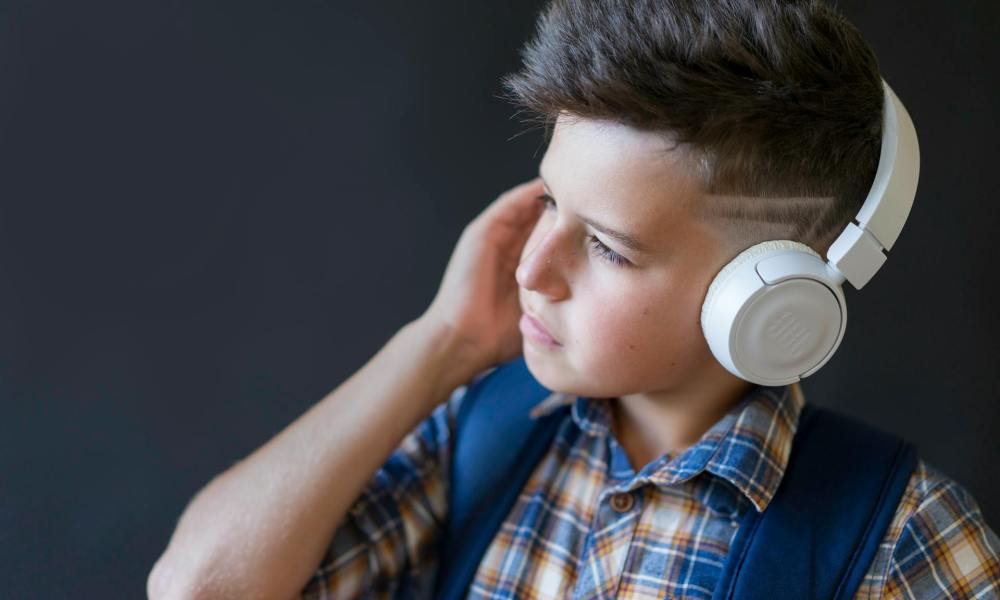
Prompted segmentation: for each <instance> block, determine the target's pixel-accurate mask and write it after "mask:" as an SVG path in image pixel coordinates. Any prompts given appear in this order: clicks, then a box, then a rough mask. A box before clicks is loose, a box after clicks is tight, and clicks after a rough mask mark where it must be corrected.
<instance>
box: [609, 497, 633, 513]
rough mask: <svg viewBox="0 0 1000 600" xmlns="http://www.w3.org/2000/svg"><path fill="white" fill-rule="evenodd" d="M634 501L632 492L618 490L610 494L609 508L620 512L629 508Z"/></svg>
mask: <svg viewBox="0 0 1000 600" xmlns="http://www.w3.org/2000/svg"><path fill="white" fill-rule="evenodd" d="M634 503H635V499H634V498H633V497H632V494H629V493H626V492H619V493H617V494H615V495H614V496H611V508H613V509H615V510H616V511H618V512H621V513H623V512H627V511H628V510H629V509H631V508H632V505H633V504H634Z"/></svg>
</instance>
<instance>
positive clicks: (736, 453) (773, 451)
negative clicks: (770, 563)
mask: <svg viewBox="0 0 1000 600" xmlns="http://www.w3.org/2000/svg"><path fill="white" fill-rule="evenodd" d="M567 404H569V405H571V410H570V415H571V416H572V419H573V422H574V423H576V425H577V426H578V427H579V428H580V429H581V430H582V431H583V432H585V433H588V434H590V435H594V436H599V437H600V436H609V435H610V434H611V422H612V421H611V419H612V414H611V406H610V404H609V401H608V400H607V399H597V398H587V397H582V396H573V395H570V394H565V393H560V392H554V393H552V394H551V395H550V396H549V397H548V398H546V399H545V400H543V401H542V402H541V403H539V404H538V405H536V406H535V407H534V409H533V410H532V417H539V416H542V415H545V414H548V413H550V412H552V411H553V410H555V409H556V408H558V407H560V406H563V405H567ZM804 404H805V398H804V395H803V393H802V388H801V386H800V385H799V384H798V383H793V384H791V385H786V386H775V387H770V386H756V387H754V388H753V389H751V390H750V391H749V392H748V393H747V394H746V395H745V396H744V397H743V398H742V399H741V400H740V401H739V402H737V403H736V404H735V405H734V406H733V408H732V409H731V410H730V411H729V412H728V413H727V414H726V415H725V416H724V417H723V418H722V419H720V420H719V421H717V422H716V423H715V424H714V425H713V426H712V427H710V428H709V429H708V431H706V432H705V433H704V435H702V437H701V439H699V441H698V442H696V443H695V444H694V445H692V446H690V447H689V448H687V449H686V450H685V451H684V452H682V453H681V454H680V455H678V456H676V457H674V458H673V459H670V460H668V458H669V457H660V459H659V460H657V461H654V462H652V463H650V464H649V465H646V467H649V469H645V468H644V469H643V470H642V471H640V473H639V474H638V477H637V480H638V481H637V482H636V483H637V484H639V483H644V482H647V481H648V482H650V483H653V484H656V485H671V484H675V483H679V482H681V481H685V480H687V479H691V478H692V477H694V476H696V475H698V474H699V473H701V472H703V471H708V472H709V473H712V474H714V475H716V476H718V477H721V478H722V479H724V480H726V481H728V482H729V483H731V484H732V485H733V486H735V487H736V488H737V489H738V490H739V491H740V492H742V494H743V495H744V496H746V497H747V498H748V499H749V500H750V501H751V502H752V503H753V505H754V506H755V507H756V508H757V510H758V511H763V510H764V509H765V508H767V505H768V504H769V503H770V501H771V499H772V498H773V497H774V494H775V492H776V491H777V489H778V485H779V484H780V483H781V478H782V476H783V475H784V473H785V467H786V466H787V465H788V457H789V454H790V452H791V446H792V438H793V437H794V435H795V430H796V428H797V427H798V420H799V414H800V413H801V412H802V407H803V405H804ZM615 445H617V443H616V444H615ZM617 451H618V452H621V453H622V454H623V453H624V451H623V450H621V448H620V447H619V448H617ZM615 462H616V461H614V460H612V463H615ZM617 462H621V461H617ZM625 463H626V465H627V460H626V461H625ZM613 466H614V465H613V464H612V467H613Z"/></svg>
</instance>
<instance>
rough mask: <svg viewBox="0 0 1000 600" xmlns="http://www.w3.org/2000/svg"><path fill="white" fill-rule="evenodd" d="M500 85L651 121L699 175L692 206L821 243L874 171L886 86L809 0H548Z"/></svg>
mask: <svg viewBox="0 0 1000 600" xmlns="http://www.w3.org/2000/svg"><path fill="white" fill-rule="evenodd" d="M521 57H522V59H523V65H522V68H521V70H520V71H518V72H515V73H512V74H508V75H506V76H505V77H504V78H503V81H502V83H503V87H504V97H505V98H507V99H508V100H510V101H512V102H513V103H514V104H516V105H518V106H520V107H522V108H523V109H524V110H521V111H519V114H525V113H526V114H527V119H526V121H529V122H534V123H540V124H542V125H543V126H544V127H545V133H546V137H548V136H550V135H551V131H552V128H553V126H554V124H555V121H556V119H557V117H558V116H559V115H560V114H564V115H565V114H568V115H570V116H574V117H579V118H584V119H598V120H610V121H613V122H617V123H621V124H624V125H628V126H631V127H634V128H636V129H639V130H644V131H653V132H660V133H662V134H663V135H664V138H665V139H668V140H670V141H671V142H672V144H673V146H672V147H673V148H675V149H676V148H678V147H681V148H682V149H683V150H684V151H685V153H686V154H687V155H688V156H689V158H690V159H691V162H690V164H691V166H692V168H693V169H696V170H697V172H698V174H699V175H700V176H701V179H702V181H703V182H704V185H705V191H706V195H705V196H704V197H703V198H702V199H701V200H700V201H699V205H698V206H695V207H693V209H694V210H695V212H696V214H698V215H700V216H704V217H706V218H708V219H711V220H712V221H713V222H714V223H716V224H718V225H720V226H721V227H723V228H724V230H725V235H726V236H727V237H726V238H725V239H728V240H730V241H731V243H732V244H734V245H738V246H739V247H740V248H742V247H746V246H748V245H750V244H752V243H756V242H757V241H761V240H763V239H771V238H775V237H780V238H787V239H793V240H797V241H800V242H803V243H805V244H807V245H809V246H811V247H812V248H813V249H815V250H817V251H818V252H820V253H821V254H822V253H824V252H825V251H826V249H827V247H828V246H829V244H830V243H831V242H832V241H833V239H834V238H835V236H836V235H837V234H838V233H839V232H840V231H841V230H842V229H843V228H844V227H845V226H846V225H847V224H848V223H849V222H850V221H851V220H852V218H853V217H854V216H855V215H856V214H857V212H858V210H859V209H860V207H861V204H862V203H863V202H864V199H865V197H866V195H867V193H868V189H869V188H870V187H871V183H872V180H873V179H874V177H875V169H876V167H877V165H878V157H879V150H880V147H881V132H882V102H883V90H882V84H881V79H880V74H879V70H878V64H877V62H876V59H875V54H874V52H873V51H872V49H871V47H870V46H869V45H868V44H867V43H866V42H865V40H864V39H863V38H862V36H861V34H860V32H859V31H858V30H857V28H855V27H854V26H853V25H852V24H851V23H849V22H848V21H847V20H846V19H845V18H844V17H843V16H842V15H840V14H839V13H838V12H836V11H835V10H834V9H832V8H831V7H829V6H827V5H826V4H824V3H823V2H820V1H818V0H550V1H549V2H548V3H547V4H546V5H545V7H544V8H543V9H542V11H541V13H540V15H539V17H538V20H537V22H536V24H535V32H534V35H533V37H532V38H531V39H529V40H528V42H527V43H526V44H525V46H524V48H523V49H522V50H521Z"/></svg>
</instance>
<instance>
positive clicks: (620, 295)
mask: <svg viewBox="0 0 1000 600" xmlns="http://www.w3.org/2000/svg"><path fill="white" fill-rule="evenodd" d="M539 171H540V173H541V176H542V178H543V180H544V182H545V184H546V185H545V190H546V193H547V194H548V195H550V196H551V197H552V198H553V200H548V199H544V200H543V201H544V203H545V204H546V208H545V209H544V210H543V212H542V214H541V215H540V217H539V219H538V220H537V222H536V223H535V225H534V227H533V229H532V231H531V234H530V235H529V237H528V240H527V242H526V244H525V245H524V248H523V249H522V252H521V258H520V263H519V265H518V267H517V270H516V273H515V275H516V280H517V283H518V286H519V288H518V299H519V302H520V305H521V308H522V310H523V311H525V312H527V313H530V314H531V315H532V316H534V317H536V318H537V319H538V320H539V321H541V322H542V323H543V324H544V325H545V327H546V328H547V329H548V330H549V332H550V333H551V334H552V336H553V337H554V338H555V339H556V340H558V342H560V344H561V345H560V346H558V347H555V348H547V347H545V346H543V345H539V344H537V343H536V342H534V341H533V340H532V339H531V338H530V336H524V343H523V352H524V356H525V361H526V363H527V365H528V368H529V370H530V371H531V373H532V374H533V375H534V376H535V377H536V379H538V380H539V382H541V383H542V384H543V385H545V386H546V387H548V388H549V389H553V390H559V391H565V392H569V393H572V394H575V395H581V396H588V397H594V398H611V399H612V409H613V413H614V415H615V430H616V435H617V437H618V438H619V441H620V443H621V444H622V446H623V447H624V448H625V450H626V452H627V454H628V455H629V459H630V461H631V462H632V465H633V467H634V468H637V469H638V468H641V467H642V466H643V465H645V464H646V463H648V462H649V461H650V460H653V459H655V458H657V457H658V456H660V455H661V454H664V453H667V454H671V455H675V454H677V453H680V452H681V451H683V449H685V448H686V447H688V446H690V445H691V444H693V443H695V442H697V441H698V439H699V438H700V437H701V435H702V434H704V432H705V431H707V429H708V428H709V427H711V426H712V425H713V424H714V423H715V422H717V421H718V420H719V419H720V418H721V417H722V416H724V415H725V413H726V412H728V411H729V410H730V409H731V408H732V407H733V405H734V404H735V403H736V402H737V401H738V400H739V399H740V398H741V397H742V396H743V395H744V394H745V393H746V392H747V391H749V389H750V388H751V387H752V386H751V384H749V383H747V382H745V381H743V380H740V379H739V378H737V377H735V376H733V375H732V374H730V373H729V372H728V371H726V370H725V369H724V368H723V367H722V366H721V365H720V364H719V363H718V361H716V360H715V358H714V357H713V356H712V354H711V351H710V350H709V348H708V344H707V342H706V341H705V338H704V335H703V333H702V331H701V325H700V312H701V305H702V302H703V300H704V298H705V294H706V292H707V290H708V286H709V284H710V283H711V281H712V279H713V277H714V276H715V275H716V274H717V273H718V272H719V270H720V269H721V268H722V267H723V266H724V265H725V264H726V263H727V262H728V261H729V260H731V259H732V258H733V257H734V256H735V255H736V254H737V253H738V252H739V250H741V249H742V247H743V246H745V245H746V244H739V243H734V242H732V241H729V240H728V239H727V238H726V236H725V235H724V234H723V233H722V232H720V230H719V228H716V227H712V226H711V224H710V223H709V222H708V221H706V220H705V219H704V218H699V216H698V215H696V214H695V211H693V210H692V207H695V206H698V203H699V201H703V200H704V199H705V191H704V186H703V184H702V181H701V179H700V178H699V177H698V175H697V171H696V169H694V168H693V163H692V161H691V160H690V159H689V157H688V156H687V155H685V154H684V151H683V149H681V148H678V147H676V146H672V145H671V144H670V143H669V142H668V140H666V139H664V137H663V136H662V135H661V134H653V133H650V132H643V131H639V130H635V129H632V128H630V127H627V126H624V125H620V124H616V123H611V122H603V121H594V120H587V119H569V118H566V117H565V116H560V117H559V119H558V120H557V122H556V124H555V129H554V131H553V136H552V140H551V142H550V144H549V147H548V149H547V151H546V153H545V156H544V157H543V159H542V162H541V165H540V168H539ZM583 216H586V217H589V218H590V219H592V220H596V221H598V222H600V223H603V224H605V225H608V226H610V227H612V228H614V229H616V230H619V231H624V232H627V233H629V234H631V235H633V236H634V237H636V238H638V240H639V241H641V242H642V243H643V244H644V245H645V246H646V247H647V249H648V251H647V252H645V253H638V252H636V251H634V250H632V249H630V248H628V247H626V246H625V245H623V244H622V243H621V242H619V241H617V240H615V239H614V238H612V237H610V236H609V235H606V234H604V233H601V232H599V231H598V230H596V229H594V228H593V227H591V226H589V225H587V224H586V223H585V222H584V221H583ZM590 236H594V237H596V239H597V241H599V242H600V243H602V244H604V246H606V247H607V248H608V249H610V250H611V251H613V252H615V253H616V254H618V255H620V256H621V257H622V258H624V259H625V260H626V261H627V263H626V264H625V265H617V264H614V263H613V262H612V261H609V260H608V259H607V258H605V257H604V256H602V255H601V254H600V252H599V251H598V250H596V249H595V248H594V244H595V243H596V242H594V241H592V238H591V237H590Z"/></svg>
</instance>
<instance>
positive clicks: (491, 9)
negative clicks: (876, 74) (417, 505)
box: [0, 0, 1000, 598]
mask: <svg viewBox="0 0 1000 600" xmlns="http://www.w3.org/2000/svg"><path fill="white" fill-rule="evenodd" d="M538 6H539V5H538V4H537V3H536V2H520V3H517V2H515V3H512V2H508V1H505V2H493V3H485V2H476V3H470V2H466V1H456V0H450V1H448V2H433V3H414V2H401V1H392V2H385V1H383V2H378V3H369V2H365V3H363V2H358V1H355V2H332V1H331V2H327V3H324V2H318V1H310V2H277V1H276V2H271V3H264V2H248V1H246V0H240V1H235V0H234V1H230V2H220V1H209V0H201V1H198V2H195V1H189V0H177V1H174V2H160V3H151V2H136V1H135V0H119V1H109V0H94V1H92V2H73V1H69V0H52V1H40V0H32V1H30V2H29V1H26V0H22V1H16V2H15V1H11V0H8V1H6V2H3V3H0V199H2V202H0V290H2V293H0V394H2V396H0V397H2V399H3V400H2V401H3V409H4V410H3V419H2V420H0V423H2V424H0V486H2V487H0V489H2V500H0V540H2V543H0V594H2V595H4V596H5V597H17V598H21V597H57V596H59V597H61V596H63V595H66V594H67V593H69V592H74V593H75V595H77V594H78V595H79V596H80V597H88V598H90V597H136V596H140V595H142V594H143V593H144V589H145V587H144V586H145V580H146V575H147V573H148V571H149V569H150V568H151V566H152V564H153V562H154V560H155V559H156V558H157V556H159V554H160V552H161V551H162V550H163V548H164V547H165V545H166V542H167V539H168V538H169V535H170V533H171V532H172V531H173V528H174V525H175V522H176V519H177V517H178V516H179V515H180V513H181V511H182V510H183V508H184V506H185V504H186V502H187V501H188V499H190V498H191V496H192V495H193V494H194V493H195V492H196V491H197V490H198V489H199V488H200V487H201V486H202V485H204V484H205V483H206V482H207V481H208V480H209V479H210V478H211V477H212V476H213V475H215V474H216V473H218V472H220V471H222V470H224V469H226V468H227V467H228V466H230V465H231V464H232V463H233V462H234V461H236V460H238V459H239V458H241V457H243V456H245V455H246V454H248V453H249V452H251V451H252V450H253V449H254V448H256V447H258V446H259V445H261V444H262V443H264V442H265V441H266V440H267V439H268V438H270V437H271V436H272V435H274V434H275V433H277V432H278V431H280V430H281V429H282V428H283V427H284V426H285V425H287V424H288V423H290V422H291V421H292V420H294V419H295V418H296V417H297V416H298V415H300V414H301V413H303V412H304V411H305V410H306V409H307V408H308V407H309V406H311V405H312V404H313V403H315V402H316V401H317V400H318V399H320V398H321V397H322V396H323V395H325V394H326V393H327V392H329V391H330V390H331V389H333V388H334V387H335V386H336V385H337V384H339V383H340V382H341V381H343V380H344V379H345V378H346V377H347V376H349V375H350V374H351V373H353V372H354V371H355V370H356V369H358V368H359V367H360V366H361V365H362V364H363V363H364V362H365V361H366V360H367V359H368V358H369V357H370V356H371V355H372V354H373V353H374V352H375V351H377V350H378V348H380V347H381V346H382V344H384V343H385V341H386V340H388V338H389V337H390V336H391V335H392V334H393V333H394V332H395V331H396V330H397V329H398V328H399V327H400V326H401V325H403V324H404V323H406V322H408V321H409V320H411V319H413V318H415V317H416V316H417V315H419V314H420V313H421V312H422V311H423V309H424V308H425V307H426V305H427V303H429V302H430V300H431V298H432V297H433V294H434V292H435V290H436V289H437V285H438V282H439V281H440V276H441V274H442V273H443V270H444V266H445V264H446V262H447V259H448V256H449V255H450V252H451V249H452V247H453V245H454V243H455V241H456V240H457V238H458V234H459V232H460V230H461V228H462V226H463V225H464V224H465V223H466V222H467V221H468V220H470V219H471V218H472V217H473V216H475V215H476V214H477V213H478V212H479V211H480V210H481V209H482V207H483V206H485V205H486V203H488V202H489V201H490V200H492V199H493V198H494V197H495V196H496V195H497V194H498V193H499V192H501V191H502V190H504V189H507V188H508V187H511V186H512V185H514V184H515V183H518V182H520V181H523V180H525V179H528V178H530V177H532V176H533V175H534V173H535V170H536V168H537V163H538V160H539V159H540V158H541V155H542V152H543V150H544V147H543V146H542V145H541V143H542V136H541V133H540V132H539V131H538V130H537V129H536V130H534V131H532V132H530V133H528V134H525V135H520V136H516V134H518V133H519V132H522V131H523V130H525V129H526V128H528V126H527V125H524V124H522V123H520V122H519V121H518V119H517V118H514V116H513V115H514V108H513V107H512V106H510V105H508V104H506V103H505V102H503V101H501V100H500V99H498V98H497V97H496V95H497V94H499V93H500V91H501V88H500V84H499V79H500V77H501V76H502V75H503V74H505V73H507V72H509V71H512V70H514V69H516V68H517V66H518V60H519V59H518V54H517V51H518V48H519V46H520V44H521V43H522V41H523V40H524V39H525V38H526V36H527V35H528V34H529V32H530V31H531V28H532V23H533V19H534V14H535V11H536V10H537V8H538ZM841 8H842V9H843V10H844V11H845V12H846V13H847V14H848V16H849V17H850V18H851V19H852V20H854V22H856V23H857V24H858V26H859V27H860V28H861V29H862V31H863V32H864V33H865V35H866V36H867V38H868V39H869V40H870V42H871V43H872V44H873V46H874V47H875V49H876V52H877V54H878V57H879V60H880V64H881V67H882V70H883V73H884V74H885V77H886V79H887V80H888V81H889V82H890V83H891V84H892V85H893V87H894V88H895V90H896V91H897V93H898V94H899V95H900V97H901V98H902V99H903V101H904V102H905V103H906V105H907V107H908V108H909V110H910V112H911V114H912V115H913V118H914V121H915V122H916V125H917V128H918V131H919V134H920V140H921V145H922V158H923V169H922V178H921V182H920V188H919V192H918V195H917V200H916V204H915V206H914V208H913V212H912V215H911V218H910V221H909V223H908V225H907V228H906V229H905V230H904V232H903V234H902V236H901V237H900V239H899V242H898V243H897V245H896V247H895V248H894V250H893V252H892V257H891V259H890V260H889V261H888V263H887V264H886V266H885V268H884V269H883V270H882V272H880V273H879V275H878V276H877V277H875V279H874V280H873V281H872V282H871V283H870V284H869V285H868V286H867V287H866V288H865V289H864V290H863V291H862V292H853V293H852V291H849V292H848V296H849V298H848V300H849V305H850V309H851V313H850V320H849V326H848V328H847V334H846V337H845V339H844V343H843V345H842V347H841V349H840V351H839V352H838V354H837V355H836V357H835V358H834V359H833V360H832V361H831V362H830V363H829V364H828V365H827V366H826V367H825V368H824V369H823V370H822V371H821V372H820V373H819V374H817V375H816V376H814V377H812V378H810V379H808V380H807V381H806V382H805V386H804V387H805V390H806V393H807V395H808V397H809V398H810V399H811V400H812V401H814V402H816V403H819V404H824V405H828V406H835V407H838V408H841V409H842V410H845V411H847V412H850V413H852V414H855V415H858V416H861V417H863V418H865V419H867V420H868V421H870V422H872V423H874V424H876V425H879V426H881V427H883V428H886V429H888V430H891V431H894V432H896V433H899V434H902V435H904V436H907V437H909V438H910V439H912V440H914V441H916V442H917V443H918V445H919V447H920V450H921V452H922V455H923V456H924V457H925V458H926V459H927V460H929V461H930V462H931V463H932V464H934V465H936V466H938V467H939V468H941V469H943V470H944V471H945V472H946V473H948V474H949V475H951V476H952V477H953V478H955V479H957V480H958V481H959V482H960V483H962V484H964V485H965V486H966V487H967V488H968V489H969V490H971V492H972V493H973V495H974V496H975V497H976V498H977V499H978V500H979V502H980V504H981V506H982V507H983V510H984V512H985V514H986V516H987V519H988V521H990V522H991V523H992V524H993V526H994V527H997V526H998V525H1000V486H998V484H997V481H998V479H1000V468H998V466H997V461H996V458H997V449H998V444H997V442H996V441H995V440H996V435H997V433H998V431H1000V422H998V421H1000V420H998V417H1000V405H998V402H997V399H998V390H1000V376H998V369H997V366H996V365H997V359H998V358H1000V347H998V341H997V340H998V337H997V334H998V333H1000V331H998V326H997V325H998V323H997V313H996V312H995V310H994V306H995V295H994V293H993V292H995V290H996V285H995V284H994V279H995V277H996V275H997V268H996V262H995V257H996V255H997V253H996V251H995V247H994V245H995V243H996V241H995V232H996V231H997V230H998V229H1000V218H998V211H997V209H996V206H995V202H996V191H995V187H996V186H995V181H996V177H997V172H998V158H1000V156H998V153H997V151H996V140H997V139H1000V131H998V127H997V119H996V116H995V112H994V111H995V109H996V105H997V102H996V97H997V91H998V73H1000V59H998V46H997V43H996V40H998V39H1000V26H998V24H1000V14H998V9H997V4H996V3H992V2H979V1H976V0H959V1H957V2H949V3H941V2H929V1H927V0H920V1H916V2H914V1H907V2H896V3H883V2H861V1H860V0H855V1H851V2H843V3H841Z"/></svg>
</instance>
